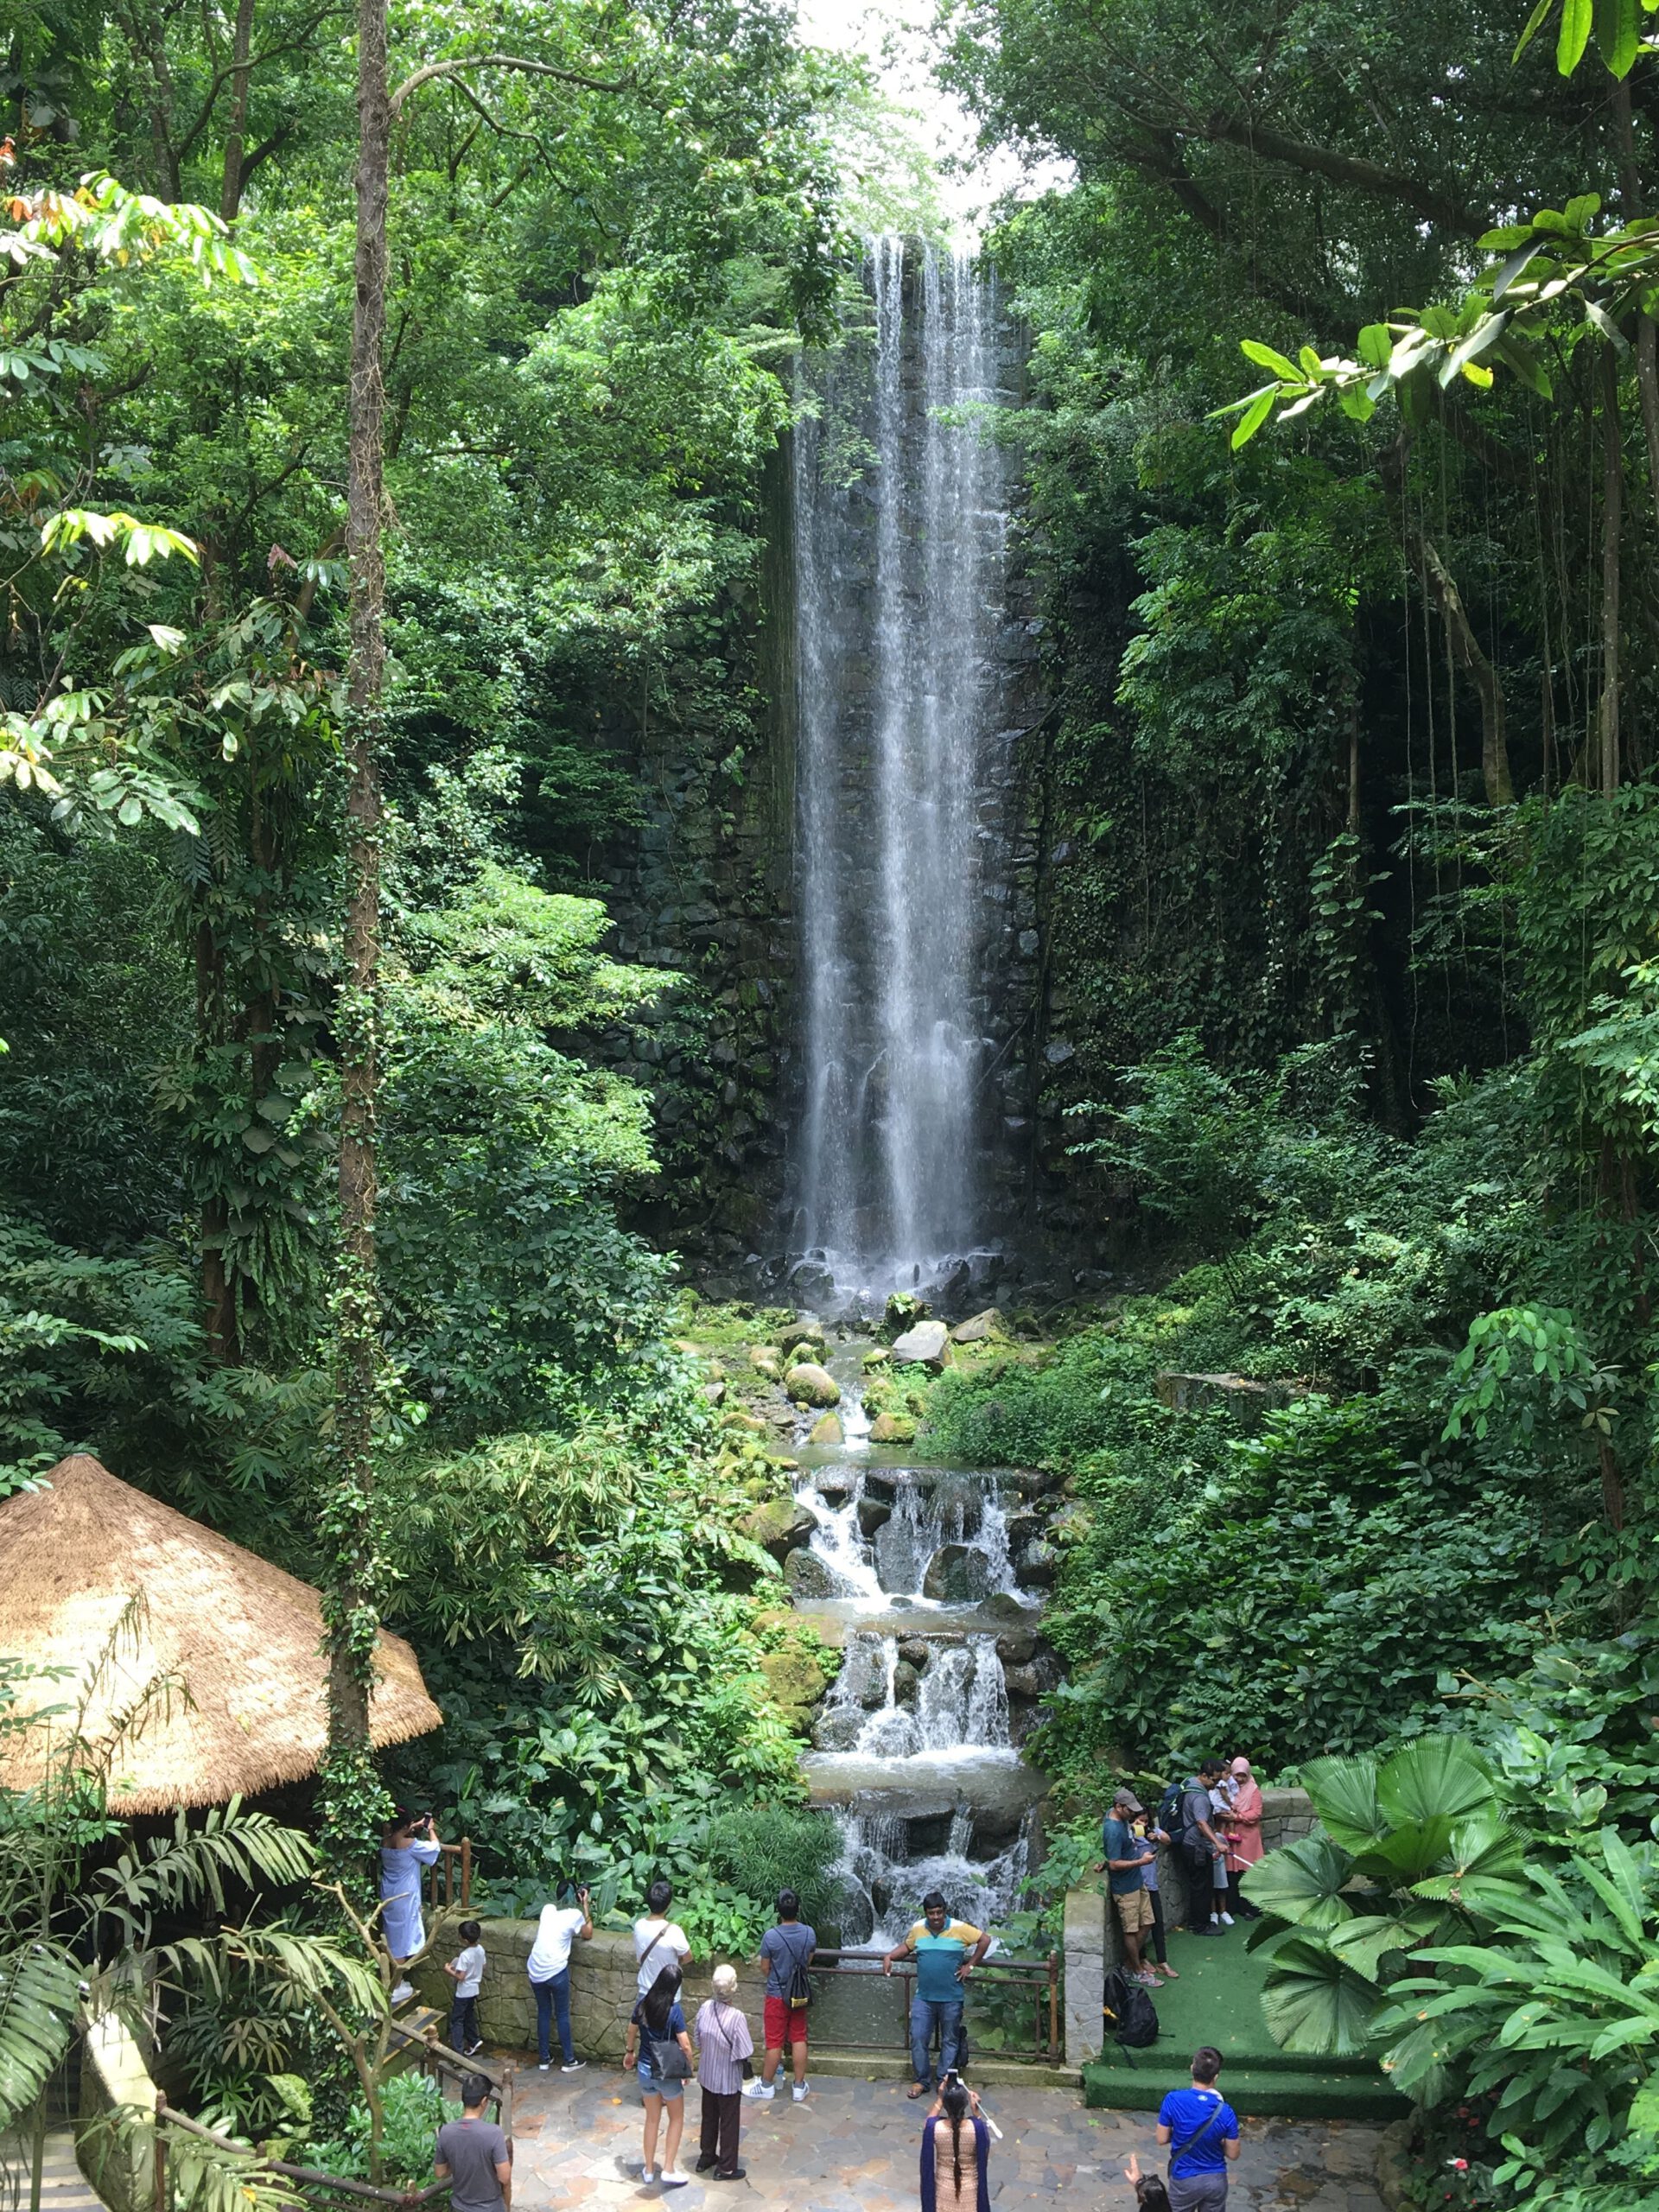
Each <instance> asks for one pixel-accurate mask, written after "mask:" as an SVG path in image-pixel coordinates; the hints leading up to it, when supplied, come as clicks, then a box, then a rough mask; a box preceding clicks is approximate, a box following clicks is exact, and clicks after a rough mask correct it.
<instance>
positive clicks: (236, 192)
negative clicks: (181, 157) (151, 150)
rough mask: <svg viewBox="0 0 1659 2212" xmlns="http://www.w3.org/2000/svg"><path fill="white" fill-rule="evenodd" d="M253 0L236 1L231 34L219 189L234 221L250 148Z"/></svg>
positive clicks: (222, 206)
mask: <svg viewBox="0 0 1659 2212" xmlns="http://www.w3.org/2000/svg"><path fill="white" fill-rule="evenodd" d="M253 9H254V0H237V8H236V28H235V29H234V31H233V32H232V36H231V67H232V77H231V127H230V131H229V133H228V135H227V137H226V140H225V171H224V175H223V178H222V180H221V181H220V184H219V215H220V218H221V219H222V220H224V221H225V222H227V223H233V222H234V221H235V220H236V219H237V216H238V213H239V212H240V210H241V207H242V174H243V172H242V157H243V155H244V154H245V152H246V150H247V141H246V137H245V131H246V129H247V121H248V82H249V79H250V78H251V75H252V71H251V69H250V68H249V67H248V62H249V59H250V57H251V54H252V52H253Z"/></svg>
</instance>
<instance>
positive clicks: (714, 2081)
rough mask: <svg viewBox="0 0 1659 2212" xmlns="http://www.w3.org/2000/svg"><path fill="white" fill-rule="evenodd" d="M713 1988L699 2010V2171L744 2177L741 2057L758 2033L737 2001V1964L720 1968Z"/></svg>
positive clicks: (717, 2176)
mask: <svg viewBox="0 0 1659 2212" xmlns="http://www.w3.org/2000/svg"><path fill="white" fill-rule="evenodd" d="M714 1986H715V1993H714V1995H713V1996H712V1997H711V1998H710V1999H709V2001H708V2003H707V2004H706V2005H702V2007H701V2008H700V2009H699V2011H698V2013H697V2082H698V2084H699V2086H700V2087H701V2088H702V2146H701V2155H700V2156H699V2158H698V2159H697V2171H698V2172H699V2173H700V2174H706V2173H709V2172H712V2173H713V2175H714V2177H715V2180H716V2181H741V2180H742V2178H743V2177H744V2175H745V2174H746V2173H747V2171H748V2169H747V2167H746V2166H740V2165H739V2164H738V2163H737V2145H738V2133H739V2130H740V2128H741V2126H742V2120H743V2062H744V2060H745V2059H746V2058H753V2056H754V2038H753V2037H752V2036H751V2035H750V2033H749V2024H748V2022H747V2020H746V2019H745V2018H744V2017H743V2015H742V2013H741V2012H740V2011H739V2010H738V2005H737V1968H736V1967H715V1973H714Z"/></svg>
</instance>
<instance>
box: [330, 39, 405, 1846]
mask: <svg viewBox="0 0 1659 2212" xmlns="http://www.w3.org/2000/svg"><path fill="white" fill-rule="evenodd" d="M357 114H358V159H357V257H356V298H355V302H354V304H353V315H352V358H351V394H350V416H349V468H348V476H347V486H346V551H347V555H348V557H349V560H350V563H351V597H350V607H349V624H350V637H351V651H350V660H349V664H348V674H347V686H346V690H347V698H348V706H347V729H346V769H347V775H348V785H347V791H346V926H345V943H344V948H343V950H344V965H345V973H344V975H343V976H342V977H341V979H340V1004H339V1010H338V1017H337V1027H338V1031H339V1036H340V1255H339V1270H338V1278H337V1281H336V1286H335V1379H334V1438H333V1460H334V1483H333V1484H332V1486H331V1494H330V1497H329V1501H328V1504H327V1509H326V1510H325V1514H324V1529H323V1535H324V1539H325V1542H326V1544H327V1548H328V1552H329V1554H330V1557H329V1573H328V1578H327V1590H326V1605H325V1616H326V1618H327V1630H328V1652H329V1712H328V1764H327V1775H326V1783H325V1800H326V1810H325V1823H326V1826H327V1829H328V1831H329V1832H330V1835H331V1840H332V1841H333V1844H334V1848H335V1850H336V1852H337V1853H339V1854H340V1856H341V1858H342V1859H348V1860H353V1861H355V1860H357V1859H358V1857H359V1853H360V1852H361V1850H362V1849H363V1847H365V1845H366V1843H367V1842H368V1840H369V1839H370V1834H371V1832H372V1827H374V1825H375V1824H376V1822H377V1821H378V1816H379V1814H380V1811H381V1809H382V1808H381V1807H380V1805H379V1802H378V1796H379V1793H378V1785H377V1783H376V1782H375V1777H374V1770H373V1764H372V1757H371V1752H370V1745H369V1694H370V1691H371V1689H372V1687H373V1675H374V1653H375V1641H376V1636H377V1632H378V1614H377V1610H376V1600H377V1594H378V1592H377V1584H378V1574H377V1572H376V1567H377V1554H376V1544H375V1538H374V1515H373V1505H374V1427H375V1412H376V1403H377V1397H378V1383H379V1375H380V1345H379V1297H378V1284H377V1280H376V1268H375V1249H374V1217H375V1200H376V1192H377V1176H376V1163H375V1109H376V1093H377V1086H378V1027H379V1005H378V1001H379V965H380V839H381V823H382V814H381V800H380V778H379V746H380V736H381V723H382V697H381V693H382V684H383V679H384V676H385V635H384V619H385V554H384V550H383V548H382V543H381V530H382V521H383V516H384V507H385V496H384V485H383V476H384V461H383V456H382V451H381V436H382V423H383V417H384V416H385V384H384V381H383V378H382V372H381V360H380V350H381V341H382V339H383V337H384V335H385V322H386V194H387V175H388V169H389V164H390V149H391V101H390V95H389V87H388V85H387V80H386V0H358V10H357Z"/></svg>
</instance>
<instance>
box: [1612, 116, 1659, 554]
mask: <svg viewBox="0 0 1659 2212" xmlns="http://www.w3.org/2000/svg"><path fill="white" fill-rule="evenodd" d="M1613 120H1614V124H1615V125H1616V126H1617V129H1618V177H1619V198H1620V200H1622V201H1623V202H1624V207H1623V213H1624V220H1625V221H1626V222H1627V223H1634V222H1636V221H1637V220H1639V219H1640V217H1641V214H1642V174H1641V170H1640V168H1639V167H1638V165H1637V158H1636V130H1635V126H1634V124H1633V123H1632V121H1631V117H1630V82H1629V79H1625V78H1621V79H1619V81H1618V85H1617V86H1615V87H1614V89H1613ZM1656 340H1659V326H1656V324H1655V322H1654V319H1653V317H1652V316H1651V315H1646V314H1644V313H1643V311H1642V309H1641V308H1640V307H1638V308H1637V315H1636V388H1637V394H1638V396H1639V397H1640V400H1641V406H1642V435H1643V440H1644V442H1646V445H1647V448H1648V490H1649V493H1650V494H1651V496H1652V499H1653V507H1654V513H1655V516H1656V518H1659V342H1656Z"/></svg>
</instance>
